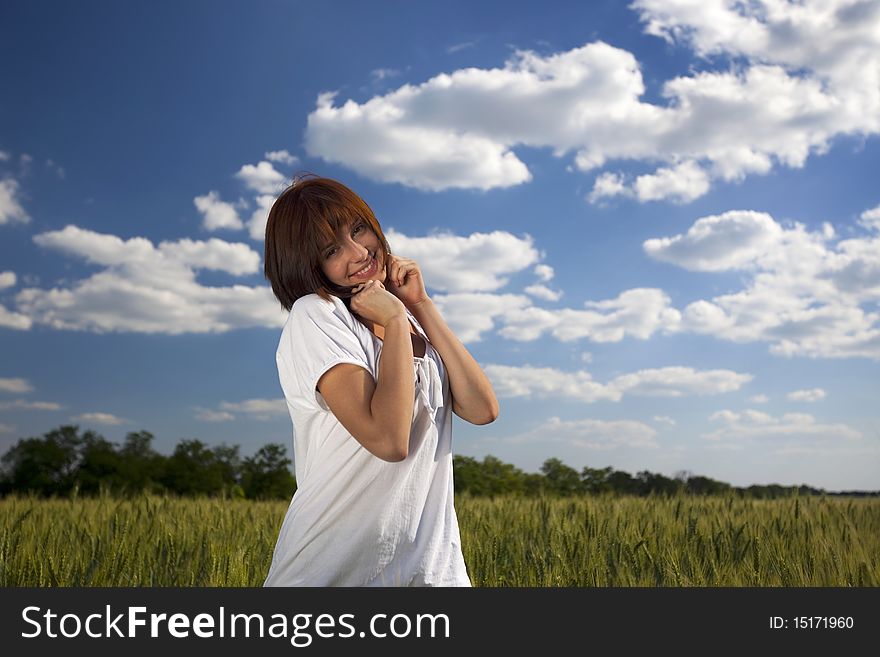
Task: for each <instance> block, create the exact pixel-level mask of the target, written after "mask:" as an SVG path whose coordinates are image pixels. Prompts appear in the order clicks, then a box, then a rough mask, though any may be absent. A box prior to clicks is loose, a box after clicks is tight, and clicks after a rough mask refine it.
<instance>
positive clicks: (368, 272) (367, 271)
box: [351, 258, 379, 279]
mask: <svg viewBox="0 0 880 657" xmlns="http://www.w3.org/2000/svg"><path fill="white" fill-rule="evenodd" d="M378 267H379V261H378V260H376V258H370V264H369V265H367V266H366V267H364V268H363V269H361V270H360V271H359V272H356V273H354V274H352V275H351V278H354V279H367V278H369V277H370V276H372V275H373V274H375V273H376V269H378Z"/></svg>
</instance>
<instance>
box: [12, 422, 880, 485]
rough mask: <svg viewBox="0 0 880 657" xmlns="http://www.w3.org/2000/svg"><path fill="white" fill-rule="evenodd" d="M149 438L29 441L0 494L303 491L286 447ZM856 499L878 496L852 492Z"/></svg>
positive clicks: (535, 481) (578, 476) (494, 462)
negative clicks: (167, 442) (167, 445)
mask: <svg viewBox="0 0 880 657" xmlns="http://www.w3.org/2000/svg"><path fill="white" fill-rule="evenodd" d="M153 439H154V436H153V434H151V433H150V432H148V431H136V432H131V433H129V434H128V435H126V437H125V440H124V441H123V442H122V444H121V445H119V444H117V443H113V442H110V441H108V440H107V439H105V438H104V437H103V436H101V435H100V434H98V433H96V432H94V431H91V430H89V431H84V432H81V431H80V429H79V427H78V426H75V425H65V426H61V427H59V428H57V429H53V430H51V431H49V432H47V433H45V434H44V435H43V436H42V437H39V438H22V439H20V440H19V441H18V442H17V443H16V444H15V445H13V446H12V447H10V448H9V450H8V451H7V452H6V453H5V454H4V455H3V456H2V457H0V495H7V494H10V493H32V494H36V495H42V496H70V495H73V494H77V495H96V494H101V493H108V494H112V495H136V494H141V493H144V492H149V493H158V494H172V495H182V496H198V495H211V496H220V495H222V496H231V497H241V498H246V499H258V500H260V499H263V500H265V499H289V498H290V497H291V496H292V495H293V493H294V491H295V490H296V480H295V478H294V476H293V475H292V474H291V471H290V466H291V465H292V461H291V459H289V458H288V457H287V449H286V447H285V446H284V445H282V444H280V443H269V444H267V445H264V446H263V447H261V448H260V449H259V450H257V452H256V453H255V454H254V455H253V456H248V457H244V458H242V457H241V455H240V454H239V446H238V445H232V446H229V445H225V444H223V445H219V446H215V447H210V446H208V445H206V444H205V443H203V442H201V441H199V440H181V441H180V442H179V443H178V444H177V445H176V447H175V448H174V451H173V452H172V453H171V454H170V455H163V454H160V453H158V452H157V451H155V450H154V449H153V446H152V442H153ZM453 472H454V478H455V489H456V491H457V492H460V493H466V494H470V495H474V496H494V495H506V494H514V495H525V496H533V495H557V496H573V495H584V494H603V493H610V494H625V495H642V496H647V495H677V494H681V493H685V494H693V495H717V494H726V493H731V492H732V493H735V494H738V495H741V496H748V497H755V498H774V497H781V496H786V495H792V494H798V495H815V494H832V495H833V494H835V493H826V491H824V490H822V489H816V488H812V487H809V486H803V485H802V486H796V487H793V486H780V485H776V484H770V485H763V486H759V485H754V486H749V487H748V488H735V487H733V486H731V485H730V484H727V483H724V482H721V481H716V480H714V479H710V478H709V477H703V476H699V475H694V474H693V473H690V472H688V471H681V472H679V473H677V474H676V475H675V476H674V477H672V478H669V477H666V476H664V475H662V474H658V473H653V472H649V471H647V470H644V471H642V472H638V473H636V475H635V476H633V475H631V474H629V473H628V472H624V471H621V470H614V469H612V468H611V467H610V466H609V467H605V468H591V467H584V468H583V469H582V470H581V471H577V470H576V469H574V468H572V467H570V466H568V465H566V464H565V463H563V462H562V461H561V460H559V459H557V458H549V459H547V460H546V461H544V463H543V465H542V466H541V471H540V473H529V472H524V471H522V470H520V469H519V468H517V467H515V466H513V465H511V464H509V463H504V462H503V461H501V460H500V459H498V458H496V457H494V456H486V457H485V458H483V460H482V461H479V460H477V459H475V458H473V457H470V456H462V455H455V456H454V457H453ZM840 494H848V495H859V494H861V495H876V494H877V493H864V492H858V491H856V492H850V493H840Z"/></svg>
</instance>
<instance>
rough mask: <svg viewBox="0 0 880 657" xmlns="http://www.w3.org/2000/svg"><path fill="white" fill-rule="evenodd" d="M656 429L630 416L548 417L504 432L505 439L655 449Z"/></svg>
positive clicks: (599, 448) (605, 448)
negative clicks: (524, 428) (512, 432)
mask: <svg viewBox="0 0 880 657" xmlns="http://www.w3.org/2000/svg"><path fill="white" fill-rule="evenodd" d="M656 436H657V431H656V430H655V429H654V428H653V427H650V426H648V425H647V424H645V423H643V422H636V421H633V420H611V421H609V420H592V419H588V420H562V419H560V418H558V417H551V418H549V419H548V420H546V421H545V422H544V423H543V424H541V425H539V426H538V427H535V428H534V429H531V430H529V431H526V432H523V433H519V434H515V435H512V436H507V437H505V438H503V439H500V440H502V441H503V442H506V443H539V444H542V445H548V444H552V443H561V444H563V445H571V446H573V447H577V448H581V449H587V450H593V451H609V450H618V449H624V448H633V449H657V448H659V447H660V445H659V443H658V442H657V441H656Z"/></svg>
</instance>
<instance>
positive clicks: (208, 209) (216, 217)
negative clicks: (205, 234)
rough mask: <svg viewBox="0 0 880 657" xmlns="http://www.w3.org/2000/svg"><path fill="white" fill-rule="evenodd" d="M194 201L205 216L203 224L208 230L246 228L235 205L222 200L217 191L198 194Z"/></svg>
mask: <svg viewBox="0 0 880 657" xmlns="http://www.w3.org/2000/svg"><path fill="white" fill-rule="evenodd" d="M193 203H194V204H195V206H196V208H197V209H198V211H199V212H201V213H202V217H204V219H203V220H202V226H204V228H205V229H206V230H220V229H221V228H225V229H229V230H240V229H242V228H244V224H243V223H242V222H241V219H239V217H238V211H237V210H236V209H235V206H234V205H232V204H231V203H227V202H226V201H221V200H220V195H219V194H218V193H217V192H214V191H211V192H208V193H207V195H205V196H196V197H195V198H194V199H193Z"/></svg>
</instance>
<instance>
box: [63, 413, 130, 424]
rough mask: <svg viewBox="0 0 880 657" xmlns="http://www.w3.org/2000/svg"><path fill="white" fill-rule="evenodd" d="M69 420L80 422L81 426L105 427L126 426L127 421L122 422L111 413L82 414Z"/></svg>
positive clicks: (121, 419)
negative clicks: (100, 425) (99, 425)
mask: <svg viewBox="0 0 880 657" xmlns="http://www.w3.org/2000/svg"><path fill="white" fill-rule="evenodd" d="M70 419H71V420H73V421H74V422H82V423H83V424H103V425H106V426H117V425H120V424H128V420H124V419H123V418H121V417H116V416H115V415H113V414H111V413H82V414H80V415H76V416H74V417H72V418H70Z"/></svg>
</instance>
